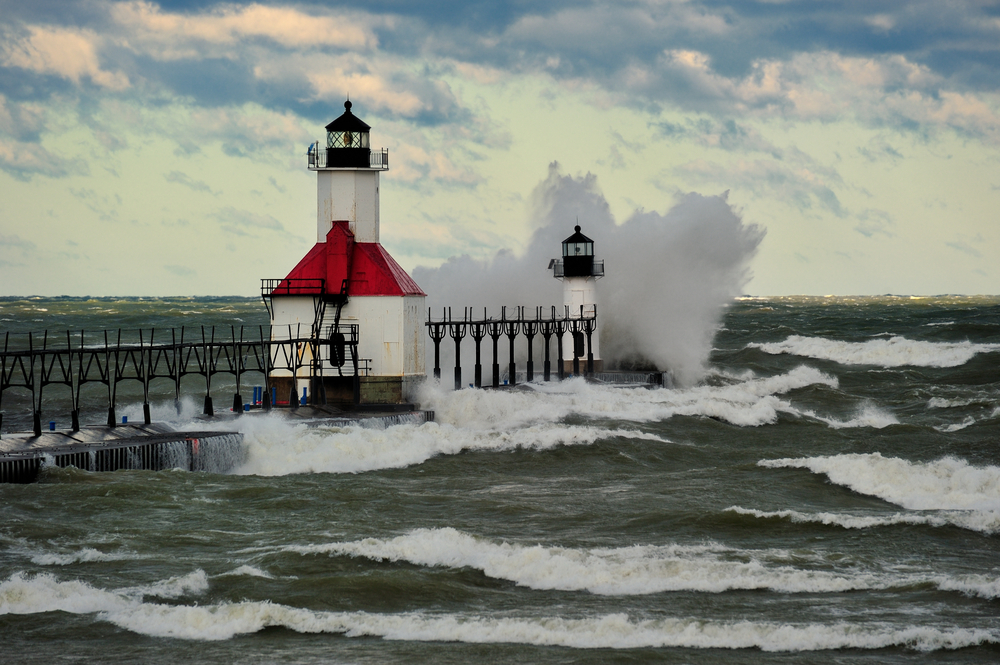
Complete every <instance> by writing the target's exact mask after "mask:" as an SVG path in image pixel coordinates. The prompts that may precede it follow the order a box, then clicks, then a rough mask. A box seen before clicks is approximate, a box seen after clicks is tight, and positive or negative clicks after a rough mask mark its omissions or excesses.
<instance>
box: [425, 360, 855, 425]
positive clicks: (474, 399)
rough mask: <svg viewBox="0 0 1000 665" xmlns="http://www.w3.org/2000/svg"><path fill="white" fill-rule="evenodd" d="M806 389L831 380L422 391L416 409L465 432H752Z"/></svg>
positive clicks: (801, 373)
mask: <svg viewBox="0 0 1000 665" xmlns="http://www.w3.org/2000/svg"><path fill="white" fill-rule="evenodd" d="M811 385H825V386H829V387H831V388H836V387H837V385H838V382H837V379H836V377H832V376H829V375H827V374H824V373H822V372H820V371H819V370H817V369H814V368H812V367H807V366H800V367H796V368H795V369H793V370H791V371H789V372H787V373H784V374H778V375H775V376H770V377H764V378H755V377H752V376H749V377H747V378H746V379H745V380H740V381H737V382H734V383H731V384H727V385H721V386H707V385H702V386H696V387H693V388H686V389H676V390H667V389H660V390H648V389H645V388H617V387H610V386H600V385H594V384H589V383H586V382H585V381H582V380H573V381H568V382H563V383H558V384H532V387H534V389H535V390H534V391H504V392H494V391H481V390H460V391H457V392H453V391H448V390H441V389H440V388H438V387H435V386H434V385H433V384H430V385H428V386H427V387H426V388H425V391H424V393H423V394H422V395H421V398H422V399H421V401H422V402H424V403H426V404H429V405H430V407H429V408H433V409H434V412H435V417H436V418H437V420H438V421H439V422H443V423H450V424H453V425H455V426H458V427H463V428H475V429H507V428H511V427H519V426H522V425H524V424H526V423H532V422H539V421H542V422H555V421H558V420H561V419H563V418H565V417H567V416H568V415H571V414H576V415H581V416H584V417H591V418H613V419H615V420H627V421H633V422H649V421H662V420H667V419H669V418H671V417H673V416H679V415H680V416H707V417H711V418H717V419H719V420H724V421H726V422H728V423H731V424H733V425H742V426H757V425H764V424H768V423H773V422H776V421H777V418H778V413H779V412H789V413H797V411H796V410H795V409H794V407H792V406H791V405H790V404H789V403H788V402H787V401H784V400H782V399H780V398H778V397H777V396H778V395H782V394H785V393H788V392H791V391H793V390H797V389H800V388H805V387H807V386H811Z"/></svg>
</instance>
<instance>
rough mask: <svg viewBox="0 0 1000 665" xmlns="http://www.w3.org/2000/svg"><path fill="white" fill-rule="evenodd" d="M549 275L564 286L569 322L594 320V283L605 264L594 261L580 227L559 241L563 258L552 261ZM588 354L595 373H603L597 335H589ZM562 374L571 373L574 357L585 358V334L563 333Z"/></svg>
mask: <svg viewBox="0 0 1000 665" xmlns="http://www.w3.org/2000/svg"><path fill="white" fill-rule="evenodd" d="M551 267H552V274H553V277H555V278H556V279H561V280H562V283H563V304H564V305H565V310H566V311H567V312H568V313H569V316H570V319H581V318H587V317H594V316H595V315H596V313H597V280H598V279H599V278H601V277H604V261H603V260H596V259H595V258H594V241H593V240H591V239H590V238H588V237H587V236H585V235H583V234H582V233H580V227H579V226H576V227H575V228H574V233H573V235H571V236H570V237H568V238H566V239H565V240H563V242H562V258H561V259H557V260H554V261H552V263H551ZM590 337H591V339H590V349H589V351H590V352H592V353H593V354H594V371H595V372H600V371H602V370H603V363H602V361H601V340H600V332H599V331H598V330H596V329H595V330H594V331H593V333H592V334H591V336H590ZM562 349H563V353H562V358H561V360H562V363H563V368H564V371H566V372H567V373H569V372H572V371H573V358H574V356H575V357H577V358H584V359H585V358H586V357H587V353H588V348H587V340H586V335H585V333H584V332H582V331H581V330H578V331H575V332H574V331H573V330H571V329H568V330H567V331H566V332H565V333H564V334H563V344H562Z"/></svg>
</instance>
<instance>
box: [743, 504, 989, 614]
mask: <svg viewBox="0 0 1000 665" xmlns="http://www.w3.org/2000/svg"><path fill="white" fill-rule="evenodd" d="M726 510H727V511H730V512H734V513H737V514H740V515H752V516H753V517H757V518H760V519H786V520H788V521H790V522H799V523H816V524H826V525H829V526H839V527H842V528H844V529H873V528H877V527H885V526H895V525H899V524H904V525H923V526H932V527H943V526H949V525H954V526H960V527H963V528H966V529H971V530H974V531H983V532H986V533H996V532H998V531H1000V514H998V513H992V514H991V513H988V512H983V511H960V510H942V511H934V512H931V513H928V512H919V513H917V512H914V513H893V514H892V515H853V514H849V513H826V512H821V513H803V512H800V511H797V510H772V511H765V510H755V509H752V508H741V507H740V506H730V507H729V508H727V509H726ZM990 597H994V596H990Z"/></svg>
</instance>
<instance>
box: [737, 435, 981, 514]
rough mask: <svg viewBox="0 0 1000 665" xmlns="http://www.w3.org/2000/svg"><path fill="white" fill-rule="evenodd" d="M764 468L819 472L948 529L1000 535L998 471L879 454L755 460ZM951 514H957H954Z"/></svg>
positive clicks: (956, 461)
mask: <svg viewBox="0 0 1000 665" xmlns="http://www.w3.org/2000/svg"><path fill="white" fill-rule="evenodd" d="M757 464H758V465H760V466H763V467H770V468H780V467H785V468H800V469H808V470H810V471H812V472H813V473H822V474H826V476H827V477H828V478H829V479H830V480H831V481H832V482H834V483H836V484H838V485H843V486H845V487H849V488H850V489H852V490H854V491H855V492H859V493H861V494H867V495H870V496H876V497H879V498H881V499H884V500H885V501H889V502H891V503H894V504H896V505H898V506H902V507H904V508H907V509H909V510H935V511H943V512H940V513H938V515H940V516H944V517H945V519H948V520H949V521H950V522H952V523H953V524H956V525H957V526H961V527H964V528H969V529H974V530H976V531H982V532H985V533H996V532H997V531H998V530H1000V467H996V466H982V467H977V466H972V465H970V464H969V463H968V462H965V461H964V460H960V459H956V458H954V457H944V458H941V459H939V460H936V461H933V462H909V461H907V460H903V459H899V458H897V457H883V456H882V455H881V454H879V453H870V454H850V455H833V456H830V457H806V458H785V459H774V460H761V461H759V462H758V463H757ZM955 511H961V512H959V513H958V514H957V515H956V512H955Z"/></svg>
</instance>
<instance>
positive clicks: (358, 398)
mask: <svg viewBox="0 0 1000 665" xmlns="http://www.w3.org/2000/svg"><path fill="white" fill-rule="evenodd" d="M344 109H345V110H344V113H343V115H341V116H340V117H339V118H337V119H336V120H334V121H333V122H331V123H330V124H329V125H327V126H326V146H325V148H323V147H321V146H320V145H319V142H317V143H314V144H313V145H312V146H310V148H309V163H308V166H309V170H311V171H315V172H316V202H317V205H316V244H315V245H314V246H313V248H312V249H311V250H309V253H308V254H306V255H305V256H304V257H303V258H302V260H301V261H299V263H298V264H297V265H296V266H295V267H294V268H293V269H292V271H291V272H290V273H288V275H287V276H286V277H285V278H284V279H281V280H264V284H263V288H262V295H263V296H264V300H265V302H266V303H268V304H269V310H270V312H271V325H272V335H274V336H279V337H281V336H286V335H292V336H293V337H294V336H296V335H298V336H300V337H301V336H303V335H305V336H309V337H311V338H312V339H314V340H316V341H315V342H313V343H311V344H305V345H303V349H302V351H301V355H302V358H301V359H300V360H301V365H302V366H301V368H300V369H298V370H296V371H294V372H292V371H288V370H274V371H272V372H271V384H272V385H274V386H275V387H276V393H277V395H278V402H279V404H280V403H281V402H282V401H283V399H284V398H285V396H286V395H289V394H290V393H292V392H293V391H294V394H296V395H301V394H302V392H303V390H305V392H306V394H307V398H308V397H309V396H310V395H312V401H321V399H317V398H321V396H322V397H328V398H329V399H330V401H332V402H342V403H343V402H348V401H353V402H355V403H356V404H357V403H360V404H365V403H368V404H391V403H400V402H404V401H406V400H408V399H410V397H411V394H412V391H413V389H414V387H415V386H416V384H417V383H418V382H419V381H420V380H422V379H423V378H424V334H425V332H424V318H425V316H426V309H425V307H424V298H425V296H426V294H425V293H424V292H423V291H422V290H421V289H420V287H419V286H417V284H416V282H414V281H413V280H412V279H411V278H410V276H409V275H407V274H406V271H404V270H403V269H402V267H400V265H399V264H398V263H396V261H395V260H394V259H393V258H392V257H391V256H390V255H389V253H388V252H387V251H386V250H385V248H384V247H382V245H381V244H380V242H379V174H380V172H381V171H386V170H388V168H389V152H388V150H385V149H381V150H372V149H371V145H370V138H369V137H370V134H369V132H370V130H371V127H369V126H368V125H367V124H366V123H365V122H363V121H362V120H361V119H360V118H358V117H357V116H355V115H354V114H353V113H352V112H351V102H349V101H348V102H345V103H344ZM276 364H280V363H276ZM293 373H294V377H293ZM317 393H321V395H318V394H317Z"/></svg>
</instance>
